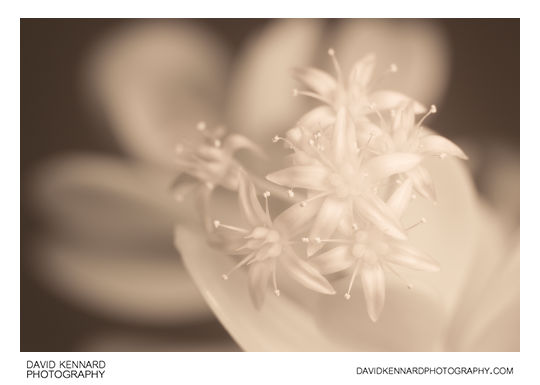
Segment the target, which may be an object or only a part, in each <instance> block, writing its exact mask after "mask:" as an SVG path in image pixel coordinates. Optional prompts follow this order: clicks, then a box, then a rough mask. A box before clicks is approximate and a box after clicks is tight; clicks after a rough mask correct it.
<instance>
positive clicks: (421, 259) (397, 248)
mask: <svg viewBox="0 0 540 385" xmlns="http://www.w3.org/2000/svg"><path fill="white" fill-rule="evenodd" d="M392 247H393V249H394V250H393V252H392V253H390V254H389V255H388V256H386V257H385V261H387V262H390V263H394V264H396V265H400V266H405V267H408V268H409V269H414V270H422V271H431V272H435V271H439V270H440V266H439V263H438V262H437V261H436V260H434V259H433V258H432V257H431V256H429V255H428V254H427V253H425V252H423V251H421V250H419V249H417V248H416V247H413V246H411V245H409V244H407V243H405V242H399V243H397V242H396V243H394V244H393V245H392Z"/></svg>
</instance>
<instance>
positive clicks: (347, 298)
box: [344, 293, 351, 301]
mask: <svg viewBox="0 0 540 385" xmlns="http://www.w3.org/2000/svg"><path fill="white" fill-rule="evenodd" d="M344 297H345V299H346V300H347V301H348V300H350V299H351V295H350V294H349V293H345V295H344Z"/></svg>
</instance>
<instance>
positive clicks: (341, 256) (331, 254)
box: [309, 245, 354, 274]
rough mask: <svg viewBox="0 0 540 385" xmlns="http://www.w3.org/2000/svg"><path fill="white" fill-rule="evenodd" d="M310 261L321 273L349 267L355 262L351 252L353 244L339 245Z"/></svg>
mask: <svg viewBox="0 0 540 385" xmlns="http://www.w3.org/2000/svg"><path fill="white" fill-rule="evenodd" d="M309 262H310V263H311V264H312V265H313V266H315V267H316V268H317V270H319V271H320V272H321V274H333V273H337V272H338V271H342V270H345V269H348V268H349V267H351V266H352V264H353V263H354V258H353V257H352V254H351V246H350V245H345V246H337V247H334V248H333V249H330V250H328V251H326V252H324V253H321V254H319V255H316V256H314V257H312V258H310V260H309Z"/></svg>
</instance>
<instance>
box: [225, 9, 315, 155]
mask: <svg viewBox="0 0 540 385" xmlns="http://www.w3.org/2000/svg"><path fill="white" fill-rule="evenodd" d="M321 32H322V23H321V22H320V21H318V20H314V19H312V20H307V19H294V20H293V19H280V20H274V21H270V22H268V23H267V24H266V26H265V27H264V28H263V29H262V30H261V32H260V33H259V34H253V35H252V36H250V37H249V38H248V39H246V45H245V48H244V49H243V51H242V52H241V54H240V56H239V59H238V61H237V63H236V65H235V67H234V72H233V74H232V77H231V80H230V85H231V90H230V94H229V98H228V106H226V111H227V118H226V121H228V122H230V125H231V127H234V128H235V130H237V132H239V133H242V134H244V135H246V136H248V137H250V138H252V139H253V140H254V141H256V142H257V143H259V144H261V145H262V146H263V148H265V147H264V145H268V146H271V145H272V142H271V141H270V140H268V139H269V138H272V136H274V135H275V134H276V133H278V132H280V131H281V130H283V127H291V126H292V125H293V123H294V122H295V121H296V119H298V116H300V115H301V114H302V113H303V105H302V103H298V100H294V99H293V96H292V90H293V88H295V87H296V81H295V80H294V79H293V78H292V76H291V69H292V68H294V67H297V66H305V65H308V64H309V63H310V62H311V61H312V57H313V55H314V54H315V52H316V49H317V43H318V40H319V36H320V33H321Z"/></svg>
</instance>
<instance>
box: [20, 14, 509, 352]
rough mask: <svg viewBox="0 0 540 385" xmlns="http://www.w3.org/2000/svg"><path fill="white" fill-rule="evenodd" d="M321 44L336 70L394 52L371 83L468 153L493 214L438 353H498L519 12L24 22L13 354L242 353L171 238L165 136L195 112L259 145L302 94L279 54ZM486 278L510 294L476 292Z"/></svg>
mask: <svg viewBox="0 0 540 385" xmlns="http://www.w3.org/2000/svg"><path fill="white" fill-rule="evenodd" d="M330 46H332V47H334V48H335V50H336V52H337V56H338V58H339V59H340V61H341V63H342V64H343V67H344V69H345V70H347V69H348V67H349V66H350V64H351V62H352V61H353V60H354V59H356V58H357V57H358V56H361V55H362V54H365V53H368V52H375V53H377V56H378V59H379V67H378V70H379V71H380V72H382V71H384V69H385V68H386V67H387V66H389V65H390V64H391V63H393V62H396V63H397V64H398V66H399V68H400V71H399V72H398V73H397V74H395V75H391V77H386V78H384V79H383V80H381V86H392V87H393V88H396V89H398V90H401V91H403V92H406V93H409V94H410V95H411V96H414V97H416V98H418V99H419V100H420V101H422V102H424V103H426V104H431V103H436V104H437V106H438V113H437V114H436V115H435V116H433V117H430V121H429V125H430V126H431V127H433V128H434V129H436V130H437V131H439V132H440V133H441V134H442V135H444V136H446V137H448V138H450V139H452V140H454V141H455V142H456V143H458V144H460V145H461V146H462V147H463V148H464V149H465V151H466V152H467V154H468V155H469V157H470V160H469V162H468V163H469V167H470V168H471V170H472V172H473V175H474V178H475V182H476V187H477V188H478V191H479V193H480V196H481V198H482V202H483V203H482V211H483V213H484V214H483V215H484V217H488V218H489V220H488V222H487V223H490V226H488V227H489V228H486V229H485V234H486V238H485V239H484V242H485V244H486V248H485V250H486V251H485V253H484V255H481V256H479V257H478V261H476V262H475V264H474V265H475V269H474V270H473V271H472V272H464V274H468V278H470V279H469V281H471V282H473V283H475V284H473V283H470V284H469V285H470V287H468V286H467V285H466V286H465V288H464V289H463V290H467V291H466V292H467V293H468V294H469V296H470V297H471V298H476V299H477V303H484V306H486V308H485V309H482V308H481V309H478V308H471V306H473V305H471V304H470V303H469V304H464V306H463V307H462V309H463V311H462V313H458V314H456V315H455V320H454V322H453V325H455V329H456V330H449V335H448V343H447V348H448V349H451V350H471V349H472V350H475V349H479V350H497V349H501V346H497V345H493V343H492V342H491V341H493V339H492V338H490V333H497V330H501V328H502V329H504V328H505V325H509V326H512V325H515V323H516V319H515V316H514V315H515V314H516V313H517V314H518V313H519V286H517V293H516V291H515V290H513V289H515V288H516V282H515V279H514V278H513V277H516V274H518V273H519V229H518V226H519V21H518V20H418V21H417V20H331V21H326V20H250V19H242V20H234V19H228V20H220V19H217V20H215V19H213V20H160V21H144V20H106V21H104V20H103V21H102V20H29V19H26V20H22V21H21V138H22V145H21V183H22V186H21V190H22V197H21V198H22V199H21V202H22V204H21V219H22V221H21V233H22V244H21V250H22V254H21V350H23V351H57V350H59V351H70V350H83V351H84V350H102V351H106V350H113V351H132V350H133V351H147V350H148V351H179V350H187V351H230V350H238V349H239V347H238V346H237V345H236V343H235V342H234V341H233V340H232V339H231V338H230V337H229V335H228V334H227V332H226V331H225V330H224V329H223V327H222V326H221V324H220V323H219V322H218V321H217V320H216V319H215V317H214V316H213V314H212V313H211V311H210V310H209V308H208V307H207V305H206V304H205V302H204V301H203V299H202V297H201V296H200V294H199V292H198V290H197V289H196V288H195V286H194V285H193V284H192V282H191V280H190V278H189V276H188V275H187V273H186V271H185V270H184V269H183V267H182V264H181V262H180V260H179V258H178V255H177V252H176V250H174V247H173V224H174V222H175V221H177V220H179V218H180V219H181V218H182V217H185V216H186V215H187V214H186V213H185V212H184V211H183V210H182V209H181V208H180V207H179V206H178V205H176V204H175V202H174V201H173V199H172V197H171V196H170V195H169V194H167V185H168V183H169V181H170V179H171V177H172V175H173V170H172V168H173V163H172V161H171V160H172V159H173V156H174V143H175V141H176V140H177V139H179V138H194V132H195V130H194V126H195V124H196V123H197V121H199V120H206V121H208V122H209V123H210V124H222V123H223V124H226V125H227V126H230V127H231V129H235V130H238V131H240V132H243V133H245V134H247V135H248V136H252V137H254V139H255V140H257V141H259V142H260V143H261V144H262V145H263V146H265V147H269V145H270V141H269V140H268V141H267V139H266V138H271V137H272V135H273V134H274V133H276V132H279V131H283V130H285V129H286V128H288V127H289V126H290V124H292V122H294V120H295V119H296V118H298V117H299V116H300V114H301V113H302V111H305V110H306V108H307V107H309V102H307V101H304V100H302V99H299V98H297V99H295V98H293V97H292V96H291V89H292V88H294V87H295V82H294V81H293V80H292V79H291V78H290V68H291V66H294V65H314V66H317V67H321V68H324V69H327V70H331V66H330V61H329V60H328V57H327V56H326V51H327V49H328V47H330ZM255 130H257V131H255ZM516 245H517V247H516ZM500 254H503V255H509V256H515V257H512V258H509V261H510V262H509V263H507V264H506V265H505V263H501V264H498V265H495V264H490V263H486V261H489V260H490V258H491V259H492V255H500ZM435 257H436V256H435ZM501 258H502V257H501ZM516 261H517V262H516ZM516 263H517V265H516ZM486 266H489V269H487V271H486V269H485V267H486ZM469 276H470V277H469ZM217 279H219V278H217ZM477 281H481V283H482V285H478V284H477ZM497 282H503V283H506V284H508V285H509V286H510V287H511V288H512V290H502V291H501V294H500V296H499V297H500V299H501V301H497V303H494V304H491V303H489V302H486V301H483V299H485V298H488V297H489V298H491V297H493V294H494V293H493V291H494V290H501V289H500V288H499V289H494V288H497V287H498V285H495V283H497ZM495 294H497V293H495ZM516 298H517V302H516ZM336 300H339V298H336ZM471 303H472V304H474V303H475V302H471ZM516 306H517V312H516V308H515V307H516ZM507 310H510V311H507ZM473 315H474V317H473ZM517 322H519V318H518V319H517ZM463 328H465V329H467V331H468V334H466V335H465V336H462V335H460V338H453V337H454V336H455V334H459V332H460V331H461V330H462V329H463ZM512 330H513V331H515V327H514V328H513V329H512ZM508 335H509V337H508V338H509V341H507V343H506V344H505V346H506V347H508V346H509V347H510V348H511V349H514V350H519V329H517V345H516V335H515V332H512V333H509V334H508Z"/></svg>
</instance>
